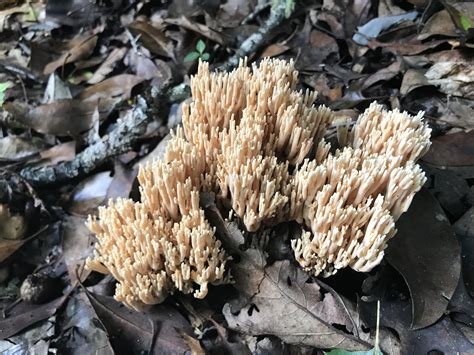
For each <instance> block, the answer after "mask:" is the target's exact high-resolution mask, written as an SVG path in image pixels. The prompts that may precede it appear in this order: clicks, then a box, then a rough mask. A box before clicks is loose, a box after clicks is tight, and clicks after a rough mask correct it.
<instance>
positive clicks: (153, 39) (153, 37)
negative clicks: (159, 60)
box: [128, 21, 175, 59]
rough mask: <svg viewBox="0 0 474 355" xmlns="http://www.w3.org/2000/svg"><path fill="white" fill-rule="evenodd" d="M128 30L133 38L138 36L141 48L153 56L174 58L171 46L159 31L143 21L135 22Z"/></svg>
mask: <svg viewBox="0 0 474 355" xmlns="http://www.w3.org/2000/svg"><path fill="white" fill-rule="evenodd" d="M128 29H129V30H130V32H132V34H133V35H134V36H140V41H141V42H142V43H143V46H144V47H145V48H147V49H148V50H149V51H150V52H152V53H153V54H157V55H161V56H165V57H168V58H171V59H174V58H175V55H174V51H173V44H172V42H171V41H170V39H169V38H168V37H166V36H165V34H164V33H163V31H162V30H161V29H159V28H156V27H154V26H152V25H151V24H149V23H147V22H143V21H135V22H134V23H132V24H130V25H129V26H128Z"/></svg>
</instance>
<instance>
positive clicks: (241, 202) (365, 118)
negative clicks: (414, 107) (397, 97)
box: [87, 59, 430, 308]
mask: <svg viewBox="0 0 474 355" xmlns="http://www.w3.org/2000/svg"><path fill="white" fill-rule="evenodd" d="M297 83H298V72H297V71H296V70H295V68H294V63H293V62H292V61H290V62H286V61H281V60H271V59H264V60H262V61H261V62H260V64H259V65H255V64H254V65H252V67H251V68H250V67H248V66H247V63H246V62H245V61H242V62H241V63H240V65H239V67H238V68H237V69H235V70H234V71H232V72H230V73H210V72H209V66H208V64H207V63H200V65H199V69H198V72H197V74H196V75H195V76H194V77H193V78H192V79H191V89H192V101H191V103H190V104H189V105H186V104H185V105H184V107H183V127H182V128H178V129H177V131H176V132H174V133H173V135H172V138H171V140H170V142H169V143H168V146H167V150H166V153H165V156H164V158H163V160H158V161H155V162H154V163H152V164H148V165H146V166H143V167H141V169H140V172H139V175H138V181H139V183H140V194H141V201H140V202H133V201H132V200H129V199H119V200H117V201H115V202H110V203H109V205H108V206H107V207H103V208H101V209H100V210H99V216H98V218H96V217H94V218H90V220H89V227H90V229H91V231H93V232H94V233H95V234H96V235H97V240H98V242H97V244H96V250H95V255H94V257H93V258H91V259H89V260H88V264H87V265H88V267H89V268H91V269H93V270H96V271H99V272H103V273H110V274H112V275H113V276H114V277H115V279H116V280H117V281H118V284H117V288H116V298H117V299H118V300H120V301H122V302H124V303H125V304H126V305H128V306H131V307H134V308H139V307H140V305H142V304H154V303H158V302H161V301H162V300H163V299H164V298H165V297H166V296H167V295H168V294H171V293H173V292H175V291H176V290H179V291H181V292H183V293H192V294H193V295H194V296H195V297H197V298H202V297H204V296H206V294H207V290H208V285H209V284H216V283H223V282H228V281H229V279H230V276H229V274H228V273H226V271H225V267H226V265H227V264H226V263H227V261H228V257H227V256H226V253H225V251H224V249H223V247H222V245H221V243H220V242H219V240H218V239H217V237H216V235H215V232H214V229H213V228H212V227H211V225H210V224H209V222H208V221H207V220H206V219H205V216H204V211H203V210H202V209H201V208H200V206H199V193H200V192H201V191H212V192H214V193H215V194H216V196H217V197H218V198H219V199H220V200H221V201H224V202H225V203H224V205H226V206H228V207H229V208H231V209H232V210H233V212H234V215H235V216H237V217H238V218H239V219H240V220H241V221H242V223H243V226H245V229H247V231H249V232H255V231H257V230H259V229H261V228H266V227H270V226H273V225H276V224H278V223H282V222H289V221H296V222H298V223H300V224H301V226H302V228H303V232H302V235H301V237H300V238H298V239H295V240H292V242H291V245H292V248H293V250H294V254H295V258H296V261H297V262H298V263H299V264H300V265H301V267H303V268H304V269H305V270H306V271H308V272H310V273H312V274H314V275H316V276H317V275H322V276H329V275H332V274H334V273H335V272H336V271H337V270H339V269H341V268H344V267H351V268H353V269H354V270H357V271H361V272H366V271H369V270H371V269H372V268H373V267H374V266H376V265H378V264H379V263H380V261H381V259H382V258H383V255H384V249H385V247H386V245H387V241H388V240H389V239H390V238H391V237H393V236H394V234H395V232H396V229H395V221H396V220H397V219H398V218H399V217H400V215H401V214H402V213H403V212H405V211H406V210H407V209H408V207H409V205H410V203H411V200H412V198H413V196H414V194H415V193H416V192H417V191H418V190H419V189H420V188H421V186H422V185H423V184H424V182H425V175H424V173H423V171H422V170H421V169H420V167H419V166H418V165H417V164H416V160H417V159H419V158H420V157H421V156H422V155H423V154H424V153H425V152H426V151H427V150H428V148H429V145H430V141H429V138H430V129H429V128H428V127H427V125H426V124H425V123H424V122H423V120H422V114H418V115H417V116H411V115H409V114H407V113H405V112H399V111H398V110H394V111H385V110H384V109H383V107H382V106H381V105H378V104H376V103H373V104H372V105H370V107H369V108H368V109H367V110H366V111H365V112H364V113H363V114H361V115H360V116H359V118H358V120H357V121H356V123H355V125H354V126H353V128H352V129H351V130H347V131H346V132H345V134H344V139H343V141H344V142H343V143H344V145H343V146H341V147H338V149H331V145H330V144H329V143H328V142H326V140H325V138H324V136H325V133H326V129H327V128H328V126H329V125H330V124H331V123H332V121H333V113H332V111H331V110H329V109H328V108H326V107H324V106H320V107H316V106H315V105H314V102H315V99H316V94H315V93H314V92H312V91H305V92H303V91H297V90H296V86H297ZM341 140H342V139H341ZM269 242H270V243H271V240H270V241H269Z"/></svg>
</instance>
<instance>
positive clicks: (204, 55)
mask: <svg viewBox="0 0 474 355" xmlns="http://www.w3.org/2000/svg"><path fill="white" fill-rule="evenodd" d="M209 58H210V54H209V53H203V54H202V56H201V60H203V61H205V62H206V61H208V60H209Z"/></svg>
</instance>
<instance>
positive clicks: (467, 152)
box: [422, 131, 474, 167]
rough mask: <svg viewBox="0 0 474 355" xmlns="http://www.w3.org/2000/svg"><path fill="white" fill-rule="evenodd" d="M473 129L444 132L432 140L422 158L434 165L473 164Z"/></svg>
mask: <svg viewBox="0 0 474 355" xmlns="http://www.w3.org/2000/svg"><path fill="white" fill-rule="evenodd" d="M473 151H474V131H471V132H467V133H465V132H459V133H453V134H446V135H444V136H440V137H436V138H434V139H433V140H432V145H431V149H430V150H429V151H428V153H427V154H426V155H425V156H424V157H423V158H422V160H423V161H424V162H427V163H430V164H433V165H436V166H447V167H449V166H472V165H474V154H472V152H473Z"/></svg>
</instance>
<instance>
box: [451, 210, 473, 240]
mask: <svg viewBox="0 0 474 355" xmlns="http://www.w3.org/2000/svg"><path fill="white" fill-rule="evenodd" d="M453 228H454V231H455V232H456V234H459V235H463V236H467V237H471V238H474V207H471V208H470V209H469V211H467V212H466V213H465V214H464V215H463V216H462V217H461V218H459V219H458V220H457V221H456V223H454V225H453Z"/></svg>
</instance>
